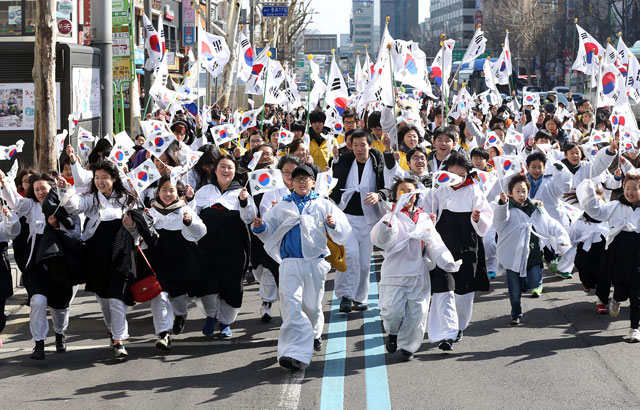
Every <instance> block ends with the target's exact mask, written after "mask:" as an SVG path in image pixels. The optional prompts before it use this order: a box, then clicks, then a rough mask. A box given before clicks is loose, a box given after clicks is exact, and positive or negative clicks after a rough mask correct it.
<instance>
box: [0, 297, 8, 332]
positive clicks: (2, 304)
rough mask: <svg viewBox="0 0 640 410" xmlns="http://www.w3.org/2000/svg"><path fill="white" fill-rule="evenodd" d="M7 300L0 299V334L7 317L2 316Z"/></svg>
mask: <svg viewBox="0 0 640 410" xmlns="http://www.w3.org/2000/svg"><path fill="white" fill-rule="evenodd" d="M6 303H7V300H6V299H5V298H0V332H2V331H3V330H4V326H5V325H6V324H7V316H6V315H5V314H4V308H5V304H6Z"/></svg>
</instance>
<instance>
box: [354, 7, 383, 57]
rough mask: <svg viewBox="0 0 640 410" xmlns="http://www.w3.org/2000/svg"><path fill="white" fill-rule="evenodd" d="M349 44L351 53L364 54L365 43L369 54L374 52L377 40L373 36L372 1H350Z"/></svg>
mask: <svg viewBox="0 0 640 410" xmlns="http://www.w3.org/2000/svg"><path fill="white" fill-rule="evenodd" d="M351 44H352V51H353V53H356V52H357V51H360V53H361V54H364V50H365V45H366V46H367V47H368V48H369V54H370V55H371V53H372V52H373V53H375V52H376V49H375V46H376V45H377V44H378V41H377V39H375V38H374V2H373V1H371V0H353V1H352V8H351Z"/></svg>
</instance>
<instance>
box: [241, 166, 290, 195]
mask: <svg viewBox="0 0 640 410" xmlns="http://www.w3.org/2000/svg"><path fill="white" fill-rule="evenodd" d="M249 186H250V187H251V194H252V195H258V194H261V193H263V192H267V191H273V190H275V189H281V188H285V187H286V185H285V184H284V181H283V180H282V174H281V173H280V170H279V169H261V170H258V171H253V172H249Z"/></svg>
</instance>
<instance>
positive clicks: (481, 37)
mask: <svg viewBox="0 0 640 410" xmlns="http://www.w3.org/2000/svg"><path fill="white" fill-rule="evenodd" d="M482 40H484V35H483V34H480V35H479V36H478V37H476V41H475V43H476V44H480V43H482Z"/></svg>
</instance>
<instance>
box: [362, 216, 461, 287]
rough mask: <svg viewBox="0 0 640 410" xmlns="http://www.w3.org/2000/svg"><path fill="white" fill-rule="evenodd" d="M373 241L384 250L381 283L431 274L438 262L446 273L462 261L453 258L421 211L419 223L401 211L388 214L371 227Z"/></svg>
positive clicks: (458, 266) (428, 219) (431, 223)
mask: <svg viewBox="0 0 640 410" xmlns="http://www.w3.org/2000/svg"><path fill="white" fill-rule="evenodd" d="M385 221H387V222H389V224H390V225H391V226H390V227H389V226H387V225H385V224H384V222H385ZM371 242H373V244H374V245H375V246H377V247H379V248H381V249H382V250H383V251H384V261H383V262H382V269H381V272H380V275H381V282H380V283H381V284H385V283H388V282H393V283H394V284H396V283H397V282H398V279H400V281H401V278H405V277H411V276H420V275H424V274H428V273H429V271H431V270H432V269H434V268H435V267H436V265H437V266H439V267H440V268H442V269H443V270H445V271H447V272H457V271H458V270H459V269H460V265H461V264H462V261H454V260H453V256H452V255H451V252H450V251H449V249H447V246H446V245H445V244H444V242H443V241H442V238H441V237H440V234H439V233H438V231H436V229H435V226H434V225H433V222H432V221H431V218H429V215H428V214H427V213H425V212H422V213H420V214H419V216H418V222H417V223H414V222H413V221H412V220H411V219H410V218H409V216H407V215H406V214H404V213H402V212H398V213H396V214H392V213H389V214H387V215H385V216H384V217H383V218H382V219H381V220H380V221H379V222H378V223H377V224H376V225H375V226H374V227H373V229H372V230H371ZM423 243H424V251H423V247H422V244H423Z"/></svg>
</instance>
